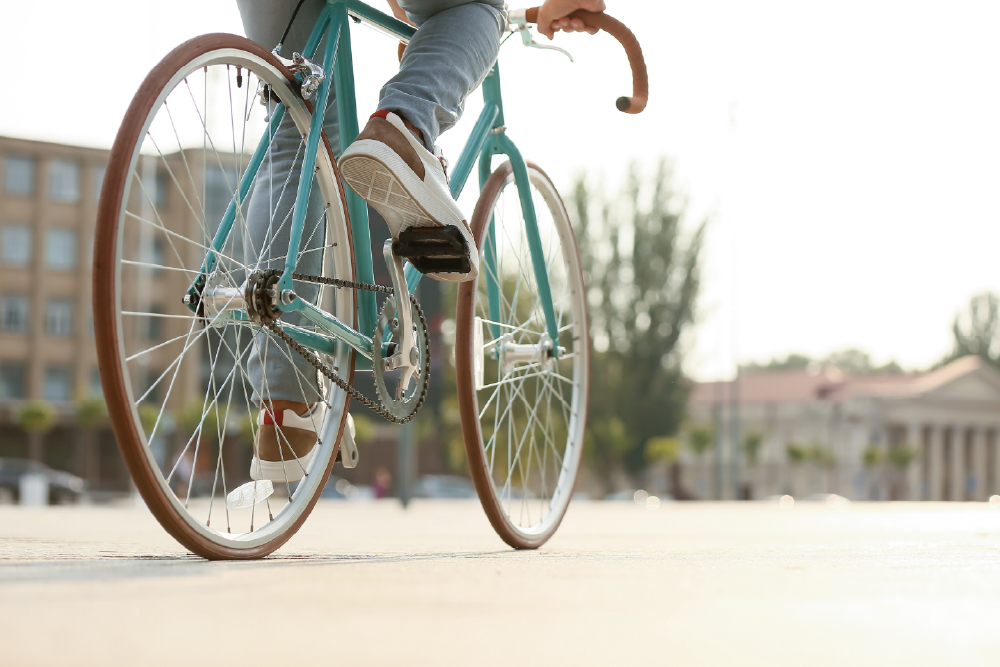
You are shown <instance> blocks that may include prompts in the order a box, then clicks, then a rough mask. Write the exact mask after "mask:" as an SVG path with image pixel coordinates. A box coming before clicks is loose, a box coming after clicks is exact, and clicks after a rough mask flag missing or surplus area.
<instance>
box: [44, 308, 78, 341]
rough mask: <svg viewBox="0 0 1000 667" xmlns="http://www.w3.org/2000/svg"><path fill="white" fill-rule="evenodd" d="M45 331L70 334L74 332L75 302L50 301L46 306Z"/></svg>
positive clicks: (60, 334)
mask: <svg viewBox="0 0 1000 667" xmlns="http://www.w3.org/2000/svg"><path fill="white" fill-rule="evenodd" d="M45 333H47V334H48V335H50V336H68V335H70V334H71V333H73V304H72V303H70V302H69V301H61V300H60V301H56V300H52V301H49V303H48V305H47V306H46V308H45Z"/></svg>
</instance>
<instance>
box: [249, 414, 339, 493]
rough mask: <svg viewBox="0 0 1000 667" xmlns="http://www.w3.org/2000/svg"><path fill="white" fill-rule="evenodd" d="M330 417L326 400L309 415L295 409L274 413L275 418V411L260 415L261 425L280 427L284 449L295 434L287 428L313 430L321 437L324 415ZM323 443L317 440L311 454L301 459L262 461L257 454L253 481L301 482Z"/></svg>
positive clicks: (279, 436) (251, 475)
mask: <svg viewBox="0 0 1000 667" xmlns="http://www.w3.org/2000/svg"><path fill="white" fill-rule="evenodd" d="M325 416H326V405H325V404H324V403H316V404H314V405H313V406H312V408H311V409H310V410H309V412H307V413H306V414H305V415H302V416H299V415H297V414H295V411H294V410H284V411H282V412H279V413H277V414H275V415H274V417H273V419H272V417H271V413H269V412H268V411H267V410H261V411H260V414H258V415H257V426H258V427H261V428H263V427H265V426H275V427H278V434H279V435H278V439H279V441H281V444H280V445H279V448H280V449H281V451H287V449H288V445H287V442H284V441H283V440H284V439H283V438H282V436H284V438H288V437H289V436H291V435H292V434H291V433H288V434H286V433H285V432H286V431H289V430H290V429H294V430H296V431H299V433H296V434H295V435H296V436H300V435H304V434H303V433H302V431H306V432H309V433H310V434H311V437H312V438H314V439H318V437H319V436H318V431H319V428H320V427H321V426H322V425H323V418H324V417H325ZM318 446H319V444H318V443H317V444H316V445H314V446H313V448H312V449H311V450H309V453H308V454H306V455H305V456H302V457H299V458H294V457H292V458H288V459H285V460H284V461H262V460H260V459H259V458H257V455H256V454H255V455H254V457H253V460H252V461H251V462H250V479H252V480H264V479H267V480H271V481H272V482H298V481H299V480H301V479H302V478H303V477H305V474H306V472H307V471H308V470H309V464H310V463H311V462H312V459H313V455H314V454H315V453H316V448H317V447H318Z"/></svg>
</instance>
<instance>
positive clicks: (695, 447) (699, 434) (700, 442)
mask: <svg viewBox="0 0 1000 667" xmlns="http://www.w3.org/2000/svg"><path fill="white" fill-rule="evenodd" d="M714 441H715V431H714V429H713V428H712V427H711V426H705V425H701V426H693V427H691V428H690V429H688V447H690V448H691V451H693V452H694V453H695V455H696V456H698V457H699V458H700V457H702V456H704V455H705V452H707V451H708V448H709V447H711V446H712V443H713V442H714Z"/></svg>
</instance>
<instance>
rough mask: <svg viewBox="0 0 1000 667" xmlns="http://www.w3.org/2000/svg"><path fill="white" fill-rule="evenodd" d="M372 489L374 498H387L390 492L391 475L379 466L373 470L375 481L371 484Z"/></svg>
mask: <svg viewBox="0 0 1000 667" xmlns="http://www.w3.org/2000/svg"><path fill="white" fill-rule="evenodd" d="M372 488H373V489H374V490H375V497H376V498H388V497H389V492H390V491H391V490H392V475H390V474H389V471H388V470H386V469H385V468H384V467H382V466H379V467H378V468H376V469H375V481H373V482H372Z"/></svg>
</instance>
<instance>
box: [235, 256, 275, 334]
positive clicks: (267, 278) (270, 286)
mask: <svg viewBox="0 0 1000 667" xmlns="http://www.w3.org/2000/svg"><path fill="white" fill-rule="evenodd" d="M280 279H281V271H278V270H277V269H272V270H270V271H254V272H253V273H251V274H250V277H249V278H248V279H247V286H246V292H245V293H244V295H243V300H244V303H246V309H247V315H249V316H250V321H251V322H255V323H258V324H260V323H262V322H265V321H272V322H273V321H274V320H277V319H280V318H281V311H280V310H278V307H277V298H276V297H275V295H276V294H277V288H276V287H275V286H276V285H277V284H278V281H279V280H280Z"/></svg>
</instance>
